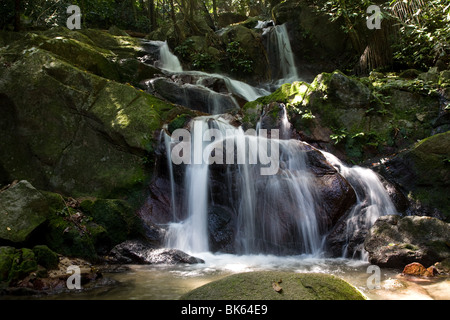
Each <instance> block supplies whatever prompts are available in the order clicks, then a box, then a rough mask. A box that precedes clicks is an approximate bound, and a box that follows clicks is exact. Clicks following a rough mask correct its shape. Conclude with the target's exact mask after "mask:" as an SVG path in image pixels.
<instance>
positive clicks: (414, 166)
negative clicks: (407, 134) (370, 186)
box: [381, 132, 450, 221]
mask: <svg viewBox="0 0 450 320" xmlns="http://www.w3.org/2000/svg"><path fill="white" fill-rule="evenodd" d="M449 159H450V132H445V133H441V134H436V135H433V136H431V137H428V138H426V139H423V140H421V141H420V142H418V143H416V144H415V145H414V146H413V147H412V148H410V149H407V150H405V151H403V152H401V153H399V154H398V155H397V156H396V157H394V158H393V159H391V160H389V161H388V162H387V163H386V164H385V165H384V166H383V167H382V168H381V169H382V170H381V172H382V173H383V174H384V175H385V176H387V177H389V178H390V179H391V180H392V181H395V182H396V183H397V184H399V185H400V186H401V188H402V189H403V191H404V192H405V194H408V197H409V199H410V200H411V202H419V203H421V204H423V205H425V206H426V207H430V208H436V209H438V210H439V211H440V214H441V215H442V218H444V219H445V220H446V221H450V209H449V208H450V196H449V194H448V192H447V190H448V188H449V181H450V163H449ZM419 211H421V212H418V214H419V213H423V211H424V210H423V209H422V210H419Z"/></svg>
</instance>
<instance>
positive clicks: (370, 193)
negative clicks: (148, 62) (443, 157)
mask: <svg viewBox="0 0 450 320" xmlns="http://www.w3.org/2000/svg"><path fill="white" fill-rule="evenodd" d="M258 26H262V24H259V25H258ZM267 32H270V34H269V47H270V51H271V52H276V55H277V57H278V63H279V65H278V68H279V70H280V74H279V75H278V82H277V83H279V84H281V83H285V82H292V81H295V80H298V78H299V76H298V73H297V68H296V66H295V59H294V55H293V52H292V48H291V46H290V42H289V36H288V33H287V29H286V26H285V25H281V26H275V27H269V28H267ZM160 51H161V52H160V56H161V61H160V62H161V64H162V68H163V69H165V70H168V71H171V72H173V73H181V72H183V74H187V75H191V76H193V77H196V78H197V79H198V80H197V84H196V85H198V86H203V85H202V82H203V80H204V79H205V78H211V77H213V78H218V79H222V80H223V81H224V83H225V84H226V87H227V89H228V91H229V92H230V93H232V94H234V95H236V96H239V97H241V98H243V99H245V100H247V101H253V100H255V99H257V98H258V97H261V96H264V95H267V94H269V92H268V91H266V90H264V89H260V88H255V87H252V86H250V85H248V84H246V83H244V82H241V81H237V80H234V79H231V78H229V77H226V76H223V75H220V74H207V73H204V72H199V71H183V70H182V68H181V65H180V64H179V61H178V59H177V58H176V56H174V55H173V54H172V53H171V52H170V50H169V49H168V46H167V43H165V42H164V43H163V42H161V43H160ZM203 87H204V86H203ZM204 88H206V87H204ZM208 90H209V91H210V92H211V93H210V95H209V97H208V101H209V103H208V105H209V110H210V111H211V112H212V113H218V112H221V111H222V110H221V108H220V107H221V106H220V105H219V104H218V96H217V95H219V93H216V92H214V91H212V90H210V89H208ZM236 105H237V103H236ZM283 110H284V114H283V116H282V119H281V120H282V121H281V137H280V138H281V140H278V139H271V141H272V143H273V142H274V143H275V144H276V148H278V150H279V152H280V154H279V164H278V165H279V171H278V173H277V174H274V175H270V176H263V177H262V176H261V174H260V171H259V169H260V167H261V166H260V165H259V166H254V165H252V164H254V163H256V162H252V160H251V159H256V158H257V155H255V154H252V153H251V150H250V151H249V149H250V146H251V145H253V146H254V145H258V144H259V142H260V141H263V139H265V138H264V137H257V136H249V135H244V132H243V130H242V129H241V128H239V129H238V130H234V132H235V133H234V135H233V136H229V135H228V136H227V135H226V133H225V132H226V131H227V130H230V129H236V128H234V127H233V126H231V125H230V124H229V123H228V122H227V121H225V120H224V119H222V118H219V117H218V116H215V117H200V118H196V119H195V120H194V121H193V122H192V124H191V126H192V127H191V128H200V129H199V130H193V131H192V132H196V133H194V135H193V136H192V140H193V142H194V144H193V147H192V148H193V149H192V152H191V154H192V155H193V157H194V159H195V158H197V159H203V157H204V150H205V148H206V147H209V148H211V146H210V145H207V144H205V142H203V140H202V137H203V134H204V133H205V130H206V129H208V128H209V126H210V124H211V123H213V124H214V127H215V128H216V129H218V130H219V131H220V132H221V133H222V134H223V137H226V138H223V140H219V141H215V142H214V143H223V142H224V141H225V140H226V143H230V142H231V144H230V145H231V146H232V148H233V149H234V148H235V147H236V151H237V153H238V157H237V158H236V159H237V160H238V163H237V164H235V165H232V166H228V167H227V174H226V176H227V177H226V178H225V181H223V183H224V190H233V192H232V194H231V198H230V203H229V207H230V208H231V209H232V210H233V212H235V214H236V215H237V218H236V224H237V226H236V235H235V244H234V246H235V250H236V252H238V253H241V254H254V253H276V254H285V253H286V252H292V249H293V248H295V250H294V251H295V252H296V253H297V254H298V253H303V254H305V253H306V254H313V255H315V256H318V255H320V254H321V253H322V243H323V241H324V239H325V237H326V232H324V230H321V226H320V225H319V223H318V217H317V207H318V206H320V205H321V199H320V197H319V196H318V195H317V192H316V190H315V186H314V180H313V178H312V173H311V172H309V169H308V167H307V165H306V161H305V152H304V150H303V147H302V146H304V145H303V144H301V143H298V142H296V141H294V140H289V136H290V127H291V124H290V123H289V121H288V119H287V114H286V112H285V109H283ZM257 129H259V128H257ZM266 140H267V139H266ZM242 141H244V143H242ZM173 143H174V141H171V142H170V143H169V142H167V140H166V150H167V152H170V150H171V146H173ZM196 146H197V147H196ZM198 146H201V147H198ZM242 148H244V150H242ZM246 148H249V149H246ZM228 151H229V150H228ZM239 152H241V153H242V154H244V155H245V156H248V158H247V159H246V160H244V161H242V157H241V158H240V156H239ZM323 154H324V156H325V157H326V158H327V160H328V161H329V162H330V163H331V164H332V165H333V166H335V167H336V168H337V169H338V170H339V172H340V173H341V174H342V175H343V176H344V177H345V178H346V179H347V180H348V181H349V183H350V184H351V185H352V187H353V188H354V190H355V192H356V194H357V203H356V205H355V206H354V207H353V208H352V210H351V212H350V213H349V214H348V218H347V234H348V237H349V238H350V237H351V236H352V235H353V234H354V233H356V232H358V231H359V230H360V229H362V228H369V227H370V226H371V225H372V224H373V223H374V222H375V221H376V219H377V218H378V217H380V216H381V215H385V214H396V211H395V207H394V206H393V204H392V202H391V201H390V199H389V196H388V195H387V193H386V192H385V190H384V188H383V186H382V184H381V182H380V181H379V179H378V177H377V176H376V174H375V173H373V172H372V171H371V170H369V169H363V168H360V167H353V168H350V167H347V166H345V165H344V164H343V163H341V162H340V161H339V160H338V159H337V158H336V157H334V156H333V155H331V154H328V153H326V152H323ZM245 156H244V157H245ZM168 159H170V155H168ZM239 159H241V161H240V160H239ZM194 163H195V161H194ZM197 163H201V164H191V165H187V166H186V172H185V181H184V184H185V190H187V191H186V193H185V194H184V195H182V198H183V199H182V203H183V205H182V208H184V209H185V210H186V213H187V218H186V219H185V220H184V221H182V222H176V220H174V223H172V224H171V225H170V227H169V229H168V232H167V237H166V245H167V246H168V247H174V248H178V249H181V250H184V251H186V252H189V253H193V254H198V253H201V252H208V251H209V232H208V211H209V208H210V206H211V199H212V197H213V196H212V195H211V194H210V190H209V183H210V179H211V177H210V171H209V165H208V164H207V163H205V162H204V161H200V162H197ZM170 170H172V169H170ZM170 172H172V171H170ZM170 179H171V180H173V173H170ZM171 190H172V193H173V192H174V190H175V188H174V181H171ZM171 202H172V204H173V205H174V204H175V203H174V202H175V200H174V195H173V194H172V197H171ZM173 216H174V217H176V216H183V214H179V213H176V212H173ZM185 216H186V215H185ZM357 252H358V253H360V254H361V257H360V258H362V259H365V258H367V257H366V256H365V253H364V250H363V249H362V248H360V249H359V250H358V251H357ZM346 255H347V246H344V248H343V256H344V257H345V256H346ZM355 258H356V257H355Z"/></svg>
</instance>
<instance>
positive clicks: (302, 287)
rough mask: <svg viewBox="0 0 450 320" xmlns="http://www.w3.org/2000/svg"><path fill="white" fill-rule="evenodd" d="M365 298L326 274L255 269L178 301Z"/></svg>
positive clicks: (354, 289)
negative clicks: (256, 270)
mask: <svg viewBox="0 0 450 320" xmlns="http://www.w3.org/2000/svg"><path fill="white" fill-rule="evenodd" d="M205 299H208V300H365V297H364V296H363V295H362V294H361V293H360V292H359V291H358V290H357V289H356V288H354V287H353V286H352V285H350V284H349V283H347V282H346V281H344V280H342V279H340V278H337V277H335V276H332V275H328V274H315V273H303V274H302V273H290V272H277V271H258V272H246V273H238V274H234V275H230V276H227V277H225V278H223V279H220V280H216V281H213V282H210V283H208V284H206V285H203V286H201V287H199V288H196V289H194V290H192V291H190V292H188V293H186V294H184V295H183V296H182V297H181V300H205Z"/></svg>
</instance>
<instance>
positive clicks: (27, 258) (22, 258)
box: [8, 248, 38, 281]
mask: <svg viewBox="0 0 450 320" xmlns="http://www.w3.org/2000/svg"><path fill="white" fill-rule="evenodd" d="M37 269H38V265H37V261H36V257H35V255H34V253H33V251H32V250H31V249H27V248H22V249H17V250H15V253H14V256H13V262H12V265H11V269H10V271H9V276H8V280H9V281H16V280H20V279H23V278H25V277H26V276H27V275H28V274H29V273H30V272H33V271H36V270H37Z"/></svg>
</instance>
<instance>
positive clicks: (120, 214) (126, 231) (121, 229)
mask: <svg viewBox="0 0 450 320" xmlns="http://www.w3.org/2000/svg"><path fill="white" fill-rule="evenodd" d="M80 208H81V210H82V211H83V212H85V213H86V214H87V215H89V216H90V217H92V218H93V220H94V221H95V222H96V223H97V224H99V225H100V226H102V227H103V228H105V230H106V232H107V236H108V238H109V239H110V242H111V246H114V245H116V244H119V243H121V242H123V241H125V240H127V239H130V238H134V237H139V236H140V235H142V234H143V229H142V222H141V221H140V219H139V218H138V216H137V215H136V214H135V212H134V210H133V208H132V207H131V206H130V204H128V202H126V201H124V200H118V199H96V200H84V201H83V202H81V204H80Z"/></svg>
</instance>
